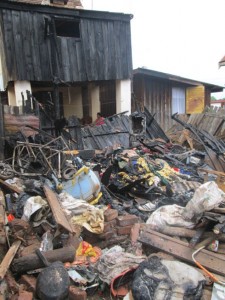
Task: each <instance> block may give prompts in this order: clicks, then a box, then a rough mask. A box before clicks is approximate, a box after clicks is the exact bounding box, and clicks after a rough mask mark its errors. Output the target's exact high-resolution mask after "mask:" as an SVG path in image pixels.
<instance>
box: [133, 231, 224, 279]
mask: <svg viewBox="0 0 225 300" xmlns="http://www.w3.org/2000/svg"><path fill="white" fill-rule="evenodd" d="M138 241H139V242H141V243H143V244H146V245H149V246H152V247H154V248H156V249H159V250H161V251H164V252H166V253H169V254H171V255H173V256H175V257H177V258H179V259H181V260H184V261H185V262H188V263H190V264H193V265H195V263H194V262H193V260H192V253H193V252H194V250H193V249H191V248H190V247H189V245H188V243H185V242H182V241H180V240H177V239H175V238H172V237H169V236H166V235H164V234H162V233H159V232H156V231H153V230H150V229H148V231H142V232H141V234H140V236H139V238H138ZM195 258H196V260H197V261H198V262H199V263H200V264H201V265H202V266H204V267H205V268H206V269H208V270H209V271H212V272H214V273H216V274H220V275H222V276H225V269H224V268H222V266H225V257H224V256H223V255H219V254H217V253H214V252H211V251H208V250H205V249H203V250H201V251H200V252H199V253H198V254H197V255H196V256H195Z"/></svg>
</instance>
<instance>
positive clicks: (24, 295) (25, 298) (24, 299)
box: [18, 291, 33, 300]
mask: <svg viewBox="0 0 225 300" xmlns="http://www.w3.org/2000/svg"><path fill="white" fill-rule="evenodd" d="M32 299H33V293H31V292H27V291H22V292H20V294H19V297H18V300H32Z"/></svg>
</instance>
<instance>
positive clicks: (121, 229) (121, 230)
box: [117, 225, 133, 235]
mask: <svg viewBox="0 0 225 300" xmlns="http://www.w3.org/2000/svg"><path fill="white" fill-rule="evenodd" d="M132 226H133V225H130V226H123V227H117V234H118V235H124V234H126V235H128V234H130V233H131V228H132Z"/></svg>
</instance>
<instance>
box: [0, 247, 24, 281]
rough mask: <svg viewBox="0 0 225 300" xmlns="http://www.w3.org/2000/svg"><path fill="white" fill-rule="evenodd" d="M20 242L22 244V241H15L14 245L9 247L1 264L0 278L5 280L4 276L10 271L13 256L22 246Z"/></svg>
mask: <svg viewBox="0 0 225 300" xmlns="http://www.w3.org/2000/svg"><path fill="white" fill-rule="evenodd" d="M20 244H21V241H15V242H14V243H13V244H12V246H11V247H10V248H9V250H8V252H7V253H6V255H5V257H4V258H3V260H2V262H1V265H0V280H3V278H4V277H5V274H6V272H7V271H8V269H9V267H10V264H11V262H12V260H13V258H14V256H15V255H16V252H17V250H18V249H19V247H20Z"/></svg>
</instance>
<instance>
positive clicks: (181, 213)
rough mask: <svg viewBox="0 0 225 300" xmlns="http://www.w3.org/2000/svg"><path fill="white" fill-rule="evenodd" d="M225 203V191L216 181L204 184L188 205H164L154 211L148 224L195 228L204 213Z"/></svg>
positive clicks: (160, 226)
mask: <svg viewBox="0 0 225 300" xmlns="http://www.w3.org/2000/svg"><path fill="white" fill-rule="evenodd" d="M223 202H224V203H225V193H224V192H223V191H222V190H220V189H219V188H218V185H217V184H216V183H215V182H214V181H210V182H207V183H204V184H202V185H201V186H200V187H199V188H198V189H197V190H196V191H195V193H194V196H193V198H192V199H191V200H190V201H189V202H188V203H187V205H186V207H181V206H179V205H176V204H174V205H164V206H161V207H160V208H158V209H157V210H156V211H154V212H153V213H152V214H151V216H150V217H149V218H148V220H147V222H146V224H151V225H153V226H154V227H156V228H157V227H158V228H163V227H164V226H176V227H185V228H193V227H194V226H195V224H196V223H197V222H198V221H199V220H200V218H201V217H202V213H203V212H205V211H210V210H212V209H213V208H215V207H218V206H219V205H220V204H221V203H223Z"/></svg>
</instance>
